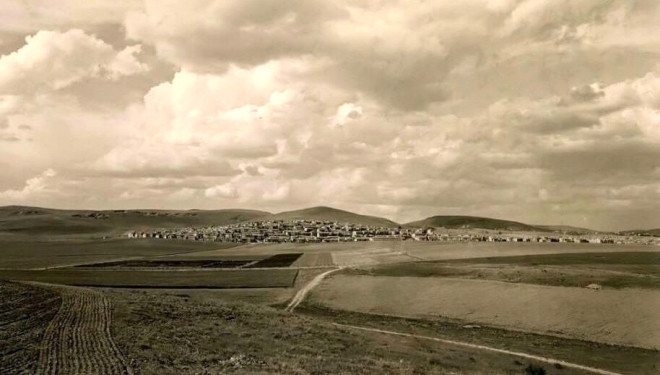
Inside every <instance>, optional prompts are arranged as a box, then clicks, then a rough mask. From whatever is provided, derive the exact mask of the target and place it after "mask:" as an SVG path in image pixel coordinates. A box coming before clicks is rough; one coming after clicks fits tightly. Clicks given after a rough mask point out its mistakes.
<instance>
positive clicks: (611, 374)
mask: <svg viewBox="0 0 660 375" xmlns="http://www.w3.org/2000/svg"><path fill="white" fill-rule="evenodd" d="M332 324H334V325H335V326H337V327H341V328H345V329H351V330H359V331H367V332H375V333H381V334H385V335H393V336H402V337H410V338H415V339H421V340H429V341H435V342H440V343H443V344H449V345H455V346H462V347H466V348H472V349H479V350H485V351H490V352H495V353H500V354H507V355H512V356H516V357H520V358H525V359H531V360H535V361H539V362H543V363H548V364H551V365H554V364H560V365H562V366H563V367H567V368H572V369H576V370H582V371H587V372H591V373H593V374H599V375H622V374H620V373H618V372H613V371H608V370H603V369H599V368H595V367H589V366H583V365H580V364H577V363H571V362H566V361H562V360H559V359H554V358H549V357H542V356H538V355H533V354H527V353H522V352H515V351H511V350H505V349H498V348H493V347H490V346H485V345H478V344H471V343H468V342H463V341H454V340H446V339H441V338H438V337H432V336H423V335H415V334H412V333H403V332H395V331H386V330H383V329H377V328H369V327H360V326H353V325H349V324H341V323H332Z"/></svg>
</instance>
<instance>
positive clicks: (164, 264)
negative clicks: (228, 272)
mask: <svg viewBox="0 0 660 375" xmlns="http://www.w3.org/2000/svg"><path fill="white" fill-rule="evenodd" d="M250 262H252V261H251V260H236V259H199V260H124V261H117V262H104V263H94V264H83V265H79V266H76V268H82V267H84V268H237V267H240V266H243V265H246V264H248V263H250Z"/></svg>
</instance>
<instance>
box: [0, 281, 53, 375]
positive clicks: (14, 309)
mask: <svg viewBox="0 0 660 375" xmlns="http://www.w3.org/2000/svg"><path fill="white" fill-rule="evenodd" d="M61 303H62V300H61V298H60V296H59V295H58V294H57V293H55V292H53V291H49V290H45V289H42V288H37V287H34V286H30V285H25V284H19V283H10V282H4V281H0V374H26V375H28V374H34V373H35V371H36V364H37V360H38V358H39V347H40V343H41V340H42V338H43V335H44V332H45V330H46V327H47V326H48V324H49V322H50V321H51V319H53V317H54V316H55V314H56V313H57V311H58V309H59V308H60V305H61Z"/></svg>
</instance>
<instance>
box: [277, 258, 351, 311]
mask: <svg viewBox="0 0 660 375" xmlns="http://www.w3.org/2000/svg"><path fill="white" fill-rule="evenodd" d="M342 269H344V267H339V268H335V269H331V270H329V271H325V272H323V273H322V274H319V275H317V276H316V277H315V278H313V279H312V281H310V282H308V283H307V284H306V285H305V286H304V287H302V288H301V289H300V290H299V291H298V293H296V295H295V296H293V299H292V300H291V302H289V304H288V305H287V306H286V308H285V309H284V311H288V312H293V310H295V309H296V307H298V305H300V303H301V302H302V301H303V300H304V299H305V297H307V294H309V292H311V291H312V289H314V288H315V287H316V286H317V285H319V284H320V283H321V281H323V279H324V278H325V277H326V276H328V275H329V274H331V273H333V272H337V271H339V270H342Z"/></svg>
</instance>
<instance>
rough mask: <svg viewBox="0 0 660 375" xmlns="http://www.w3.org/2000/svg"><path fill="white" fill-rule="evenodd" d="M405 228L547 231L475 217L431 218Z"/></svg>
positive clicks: (414, 222) (513, 222) (511, 222)
mask: <svg viewBox="0 0 660 375" xmlns="http://www.w3.org/2000/svg"><path fill="white" fill-rule="evenodd" d="M405 226H406V227H417V228H423V227H434V228H448V229H461V228H475V229H493V230H518V231H548V230H547V229H543V228H537V227H534V226H532V225H528V224H523V223H519V222H517V221H509V220H500V219H491V218H487V217H476V216H431V217H428V218H426V219H424V220H419V221H413V222H411V223H407V224H405Z"/></svg>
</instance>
